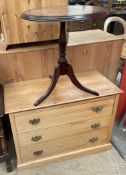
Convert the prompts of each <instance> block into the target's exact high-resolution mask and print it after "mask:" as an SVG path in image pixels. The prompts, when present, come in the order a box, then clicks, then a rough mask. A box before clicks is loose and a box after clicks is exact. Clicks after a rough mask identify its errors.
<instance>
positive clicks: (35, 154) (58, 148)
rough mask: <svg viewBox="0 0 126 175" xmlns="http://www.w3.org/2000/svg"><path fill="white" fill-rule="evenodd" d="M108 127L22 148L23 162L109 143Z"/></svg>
mask: <svg viewBox="0 0 126 175" xmlns="http://www.w3.org/2000/svg"><path fill="white" fill-rule="evenodd" d="M107 136H108V129H103V130H101V131H99V132H96V133H95V132H94V133H89V134H82V135H76V136H74V137H67V138H64V139H59V140H57V141H52V142H48V143H41V144H39V145H36V146H31V147H23V148H21V150H20V151H21V159H22V162H27V161H31V160H35V159H42V158H45V157H49V156H53V155H58V154H63V153H67V152H70V151H75V150H79V149H85V148H87V147H88V148H89V147H93V146H96V145H99V144H104V143H107V142H108V141H107Z"/></svg>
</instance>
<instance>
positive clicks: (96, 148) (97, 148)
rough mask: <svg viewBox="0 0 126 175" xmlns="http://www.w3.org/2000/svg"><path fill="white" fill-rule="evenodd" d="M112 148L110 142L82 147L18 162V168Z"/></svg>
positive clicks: (26, 167) (35, 165)
mask: <svg viewBox="0 0 126 175" xmlns="http://www.w3.org/2000/svg"><path fill="white" fill-rule="evenodd" d="M111 148H112V145H111V144H110V143H107V144H101V145H98V146H94V147H90V148H86V149H80V150H77V151H71V152H69V153H65V154H64V153H63V154H59V155H56V156H51V157H47V158H43V159H38V160H33V161H29V162H26V163H22V164H18V168H19V169H20V170H24V169H28V168H35V167H39V166H44V165H47V164H49V163H56V162H59V161H64V160H68V159H73V158H76V157H80V156H86V155H90V154H96V153H99V152H102V151H107V150H109V149H111Z"/></svg>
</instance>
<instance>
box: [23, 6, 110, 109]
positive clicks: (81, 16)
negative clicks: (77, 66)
mask: <svg viewBox="0 0 126 175" xmlns="http://www.w3.org/2000/svg"><path fill="white" fill-rule="evenodd" d="M107 14H108V11H107V10H106V9H105V8H103V7H97V6H87V5H85V6H83V5H75V6H59V7H53V8H52V7H45V8H41V9H31V10H27V11H25V12H24V13H23V14H22V16H21V17H22V18H23V19H25V20H29V21H35V22H60V37H59V59H58V63H57V65H56V67H55V69H54V74H53V76H52V82H51V84H50V86H49V88H48V89H47V91H46V92H45V93H44V94H43V95H42V96H41V97H40V98H39V99H38V100H37V101H36V102H35V104H34V105H35V106H37V105H39V104H40V103H41V102H42V101H43V100H44V99H46V98H47V97H48V96H49V95H50V94H51V92H52V91H53V89H54V88H55V86H56V84H57V81H58V78H59V76H60V75H68V77H69V78H70V80H71V81H72V83H73V84H74V85H75V86H76V87H77V88H79V89H80V90H82V91H86V92H88V93H91V94H93V95H96V96H99V93H98V92H96V91H93V90H91V89H88V88H87V87H84V86H83V85H82V84H81V83H80V82H79V81H78V80H77V78H76V76H75V74H74V71H73V68H72V66H71V65H70V64H68V62H67V59H66V48H67V37H66V22H67V21H75V20H87V19H91V18H97V17H103V16H105V15H107Z"/></svg>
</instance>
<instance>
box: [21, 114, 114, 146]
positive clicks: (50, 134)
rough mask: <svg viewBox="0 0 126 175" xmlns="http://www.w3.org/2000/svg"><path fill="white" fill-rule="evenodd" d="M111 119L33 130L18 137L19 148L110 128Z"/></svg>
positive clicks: (83, 121) (102, 118) (105, 118)
mask: <svg viewBox="0 0 126 175" xmlns="http://www.w3.org/2000/svg"><path fill="white" fill-rule="evenodd" d="M111 120H112V117H110V116H108V117H99V118H96V119H92V120H91V119H89V120H86V121H85V120H81V121H76V122H71V123H68V124H66V125H59V126H57V127H51V128H44V129H41V130H35V131H32V132H28V133H25V134H20V135H18V139H19V144H20V147H26V146H30V145H36V144H39V143H41V142H43V143H44V142H48V141H51V140H52V141H54V140H56V139H61V138H64V137H70V136H74V135H78V134H83V133H86V132H88V133H89V132H94V131H98V130H101V129H104V128H108V127H109V126H110V123H111Z"/></svg>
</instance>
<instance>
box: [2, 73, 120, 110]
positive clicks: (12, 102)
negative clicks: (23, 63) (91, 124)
mask: <svg viewBox="0 0 126 175" xmlns="http://www.w3.org/2000/svg"><path fill="white" fill-rule="evenodd" d="M77 77H78V79H79V81H80V82H81V83H82V84H83V85H85V86H86V87H88V88H90V89H93V90H96V91H98V92H99V94H100V95H99V97H98V98H100V97H105V96H110V95H114V94H119V93H121V90H120V89H119V88H118V87H116V86H115V85H114V84H113V83H111V82H110V81H109V80H108V79H106V78H105V77H104V76H103V75H101V74H100V73H98V72H97V71H89V72H85V73H79V74H77ZM49 83H50V80H49V78H45V79H36V80H30V81H24V82H17V83H11V84H7V85H5V86H4V97H5V113H13V112H15V113H16V112H21V111H25V110H32V109H37V108H43V107H49V106H55V105H59V104H67V103H70V102H71V103H72V102H75V101H76V102H77V101H81V100H89V99H96V96H94V95H92V94H89V93H86V92H82V91H81V90H78V89H77V88H76V87H75V86H74V85H73V84H72V83H71V82H70V80H69V79H68V77H66V76H63V77H60V79H59V82H58V84H57V86H56V88H55V90H54V91H53V92H52V94H51V95H50V96H49V97H48V98H47V99H46V100H45V101H43V103H41V104H40V105H39V106H37V107H35V106H34V101H36V99H37V98H38V97H39V96H40V95H41V94H42V93H44V92H45V91H46V89H47V87H48V85H49ZM66 87H67V89H66ZM61 92H62V93H61Z"/></svg>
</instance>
